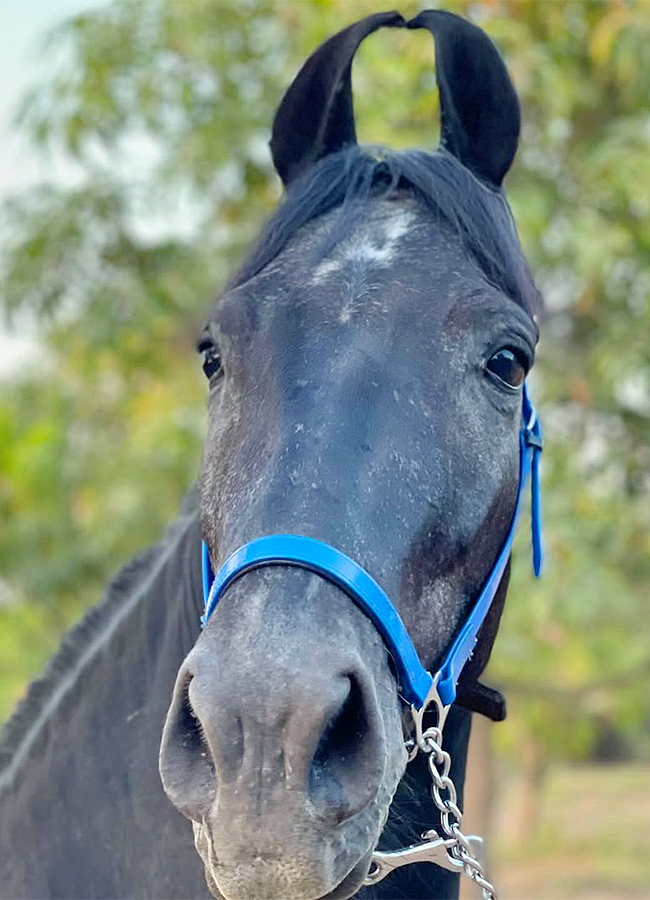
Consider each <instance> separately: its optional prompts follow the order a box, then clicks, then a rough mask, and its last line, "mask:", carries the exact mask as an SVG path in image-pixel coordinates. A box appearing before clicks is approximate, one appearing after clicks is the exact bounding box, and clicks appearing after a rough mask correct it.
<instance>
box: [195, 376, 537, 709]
mask: <svg viewBox="0 0 650 900" xmlns="http://www.w3.org/2000/svg"><path fill="white" fill-rule="evenodd" d="M522 422H523V425H522V429H521V431H520V434H519V445H520V457H519V490H518V492H517V500H516V503H515V511H514V515H513V517H512V524H511V525H510V530H509V532H508V536H507V537H506V540H505V543H504V545H503V548H502V549H501V552H500V554H499V556H498V558H497V560H496V562H495V564H494V567H493V568H492V571H491V572H490V575H489V577H488V579H487V581H486V582H485V585H484V587H483V590H482V591H481V593H480V595H479V597H478V600H477V601H476V603H475V605H474V608H473V610H472V612H471V613H470V615H469V617H468V618H467V620H466V622H465V624H464V625H463V627H462V629H461V631H460V633H459V634H458V636H457V637H456V639H455V640H454V642H453V644H452V645H451V647H450V649H449V651H448V653H447V656H446V657H445V660H444V662H443V663H442V666H441V667H440V669H439V671H438V673H437V674H436V676H435V681H436V684H437V691H438V696H439V698H440V700H441V702H442V705H443V706H445V707H446V706H450V705H451V704H452V703H453V702H454V700H455V699H456V685H457V684H458V678H459V677H460V673H461V671H462V669H463V666H464V665H465V663H466V662H467V660H468V659H469V658H470V656H471V655H472V652H473V650H474V647H475V645H476V642H477V639H478V632H479V630H480V628H481V625H482V624H483V622H484V621H485V618H486V616H487V614H488V611H489V609H490V606H491V604H492V601H493V599H494V596H495V594H496V592H497V590H498V587H499V584H500V582H501V578H502V577H503V573H504V570H505V568H506V565H507V562H508V558H509V557H510V552H511V550H512V542H513V540H514V535H515V526H516V524H517V518H518V516H519V512H520V508H521V498H522V494H523V493H524V487H525V485H526V481H527V479H528V477H529V475H530V476H531V495H532V502H531V518H532V545H533V570H534V572H535V575H536V576H538V577H539V574H540V572H541V566H542V546H541V510H540V486H539V454H540V451H541V449H542V432H541V428H540V424H539V421H538V419H537V415H536V413H535V409H534V407H533V405H532V403H531V402H530V399H529V397H528V393H527V391H526V386H525V385H524V390H523V401H522ZM270 565H271V566H272V565H280V566H296V567H299V568H302V569H308V570H309V571H311V572H315V573H316V574H318V575H321V576H322V577H323V578H326V579H327V580H328V581H331V582H332V583H333V584H335V585H336V586H337V587H339V588H340V589H341V590H343V591H345V593H346V594H348V596H349V597H350V598H351V599H352V600H353V601H354V602H355V603H356V604H357V606H359V607H360V609H362V610H363V612H364V613H365V614H366V615H367V616H368V617H369V618H370V620H371V621H372V623H373V624H374V625H375V627H376V628H377V630H378V631H379V633H380V634H381V636H382V638H383V640H384V642H385V644H386V646H387V647H388V650H389V652H390V654H391V656H392V658H393V661H394V663H395V668H396V671H397V678H398V683H399V690H400V693H401V694H402V696H403V697H404V698H405V699H406V700H407V701H408V702H409V703H411V704H412V705H413V706H414V707H415V708H416V709H417V710H420V709H422V707H423V706H424V705H425V703H426V702H427V698H428V697H429V695H430V692H431V688H432V685H433V684H434V678H433V677H432V676H431V674H430V673H429V672H428V671H427V670H426V669H425V668H424V666H423V665H422V663H421V662H420V658H419V657H418V654H417V651H416V649H415V647H414V646H413V643H412V641H411V639H410V637H409V635H408V632H407V630H406V628H405V626H404V623H403V622H402V620H401V618H400V616H399V613H398V612H397V610H396V609H395V607H394V606H393V604H392V603H391V601H390V600H389V598H388V596H387V594H386V593H385V591H384V590H383V589H382V588H381V587H380V586H379V584H377V582H376V581H375V580H374V578H373V577H372V576H371V575H370V574H369V573H368V572H366V570H365V569H364V568H363V567H362V566H360V565H359V563H357V562H355V561H354V560H353V559H350V557H349V556H346V554H345V553H342V552H341V551H340V550H337V549H336V548H335V547H332V546H331V545H330V544H326V543H324V542H323V541H318V540H315V539H314V538H309V537H304V536H302V535H296V534H272V535H268V536H266V537H261V538H257V539H256V540H254V541H251V542H250V543H248V544H244V546H243V547H240V548H239V550H236V551H235V552H234V553H233V554H232V555H231V556H229V557H228V559H227V560H226V561H225V563H224V564H223V565H222V566H221V568H220V569H219V571H218V572H217V574H216V576H215V574H214V572H213V571H212V565H211V562H210V554H209V551H208V548H207V545H206V544H205V543H203V596H204V600H205V612H204V614H203V616H202V617H201V623H202V625H203V626H205V625H206V623H207V621H208V619H209V618H210V616H211V615H212V613H213V612H214V609H215V607H216V605H217V603H218V602H219V599H220V598H221V596H222V595H223V593H224V591H225V590H226V589H227V588H228V587H229V586H230V585H231V584H232V583H233V581H235V580H236V579H237V578H239V577H241V576H242V575H244V574H245V573H246V572H250V571H251V569H256V568H259V567H260V566H270Z"/></svg>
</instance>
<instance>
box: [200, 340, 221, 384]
mask: <svg viewBox="0 0 650 900" xmlns="http://www.w3.org/2000/svg"><path fill="white" fill-rule="evenodd" d="M202 352H203V364H202V365H203V371H204V372H205V377H206V378H208V379H210V378H212V377H213V376H214V375H216V374H217V373H218V372H220V371H221V357H220V356H219V354H218V353H217V351H216V349H215V348H214V347H206V348H205V349H204V350H203V351H202Z"/></svg>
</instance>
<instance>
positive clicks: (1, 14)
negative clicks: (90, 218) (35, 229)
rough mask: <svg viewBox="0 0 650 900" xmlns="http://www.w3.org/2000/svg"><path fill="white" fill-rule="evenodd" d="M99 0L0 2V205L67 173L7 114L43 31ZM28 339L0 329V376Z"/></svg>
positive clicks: (42, 63)
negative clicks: (46, 157)
mask: <svg viewBox="0 0 650 900" xmlns="http://www.w3.org/2000/svg"><path fill="white" fill-rule="evenodd" d="M102 2H103V0H0V203H2V202H3V200H4V199H5V198H6V197H7V196H8V195H10V194H12V193H14V192H16V191H20V190H21V189H23V188H26V187H28V186H29V185H30V184H33V183H35V182H37V181H39V180H41V179H42V178H44V177H45V176H46V175H47V177H48V179H52V178H54V179H55V180H56V179H62V180H65V179H66V177H69V176H70V174H71V173H70V172H69V171H66V168H65V166H64V165H62V164H61V162H60V161H59V162H56V163H54V165H53V163H52V160H48V161H47V162H45V161H43V160H40V159H39V158H38V156H37V155H36V153H35V152H34V151H33V150H31V149H30V147H29V145H28V144H27V143H26V142H25V141H24V140H21V138H20V136H19V135H18V134H17V132H16V129H15V127H14V126H13V125H12V118H13V116H14V114H15V110H16V106H17V104H18V102H19V99H20V97H21V96H22V94H23V93H24V91H25V89H26V88H27V87H28V86H30V85H31V84H33V83H34V82H35V81H37V79H38V77H39V75H42V74H43V72H45V71H47V65H46V63H47V59H46V58H44V56H43V41H44V36H45V34H46V33H47V32H48V31H49V29H51V28H52V27H53V26H55V25H56V24H57V23H58V22H61V21H62V20H63V19H65V18H67V17H68V16H71V15H74V14H75V13H79V12H82V11H83V10H84V9H88V8H89V7H92V6H100V5H102ZM1 289H2V287H1V285H0V290H1ZM34 349H35V341H34V338H33V337H25V336H24V335H22V334H21V335H20V336H19V335H16V334H8V333H7V332H6V331H5V330H4V329H1V328H0V378H1V377H3V376H6V375H7V374H10V373H11V372H13V371H15V370H16V368H17V367H18V366H19V365H20V364H21V363H22V362H23V361H24V360H25V359H27V358H29V356H30V355H31V354H32V353H33V352H34Z"/></svg>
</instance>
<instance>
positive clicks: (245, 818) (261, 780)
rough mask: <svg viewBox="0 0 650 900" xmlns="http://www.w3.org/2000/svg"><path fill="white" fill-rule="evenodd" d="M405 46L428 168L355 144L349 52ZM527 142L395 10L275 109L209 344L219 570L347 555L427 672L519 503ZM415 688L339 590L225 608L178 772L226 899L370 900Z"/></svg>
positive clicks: (181, 794)
mask: <svg viewBox="0 0 650 900" xmlns="http://www.w3.org/2000/svg"><path fill="white" fill-rule="evenodd" d="M405 25H406V26H407V27H409V28H426V29H429V30H430V31H431V33H432V34H433V36H434V39H435V49H436V71H437V79H438V84H439V90H440V103H441V145H440V147H439V148H438V150H436V151H435V152H424V151H407V152H392V151H389V150H384V149H378V148H364V147H360V146H358V145H357V143H356V135H355V125H354V117H353V108H352V93H351V66H352V61H353V57H354V54H355V51H356V50H357V48H358V46H359V44H360V42H361V41H362V40H363V39H364V38H365V37H367V36H368V35H369V34H370V33H371V32H373V31H375V30H376V29H377V28H379V27H382V26H394V27H400V26H405ZM518 135H519V107H518V102H517V98H516V95H515V92H514V89H513V86H512V84H511V81H510V78H509V76H508V74H507V71H506V69H505V66H504V64H503V61H502V59H501V57H500V56H499V54H498V52H497V50H496V48H495V47H494V45H493V44H492V43H491V41H490V40H489V39H488V38H487V36H486V35H485V34H484V33H483V32H482V31H481V30H480V29H478V28H477V27H475V26H473V25H471V24H470V23H468V22H466V21H464V20H462V19H460V18H458V17H456V16H453V15H451V14H448V13H444V12H440V11H429V12H423V13H421V14H420V15H419V16H418V17H417V18H416V19H414V20H412V21H411V22H408V23H405V22H404V20H403V19H402V18H401V16H399V15H397V14H394V13H386V14H379V15H375V16H371V17H369V18H367V19H364V20H363V21H361V22H358V23H357V24H355V25H353V26H351V27H350V28H347V29H345V30H344V31H342V32H340V33H339V34H337V35H335V36H334V37H332V38H331V39H330V40H328V41H326V42H325V43H324V44H323V45H322V46H321V47H320V48H319V49H318V50H317V51H316V52H315V53H314V55H313V56H311V57H310V59H309V60H308V61H307V62H306V64H305V65H304V66H303V68H302V70H301V71H300V73H299V74H298V76H297V77H296V79H295V81H294V82H293V84H292V85H291V87H290V88H289V90H288V92H287V94H286V95H285V97H284V100H283V101H282V103H281V105H280V107H279V109H278V112H277V115H276V119H275V123H274V127H273V137H272V141H271V149H272V153H273V159H274V163H275V167H276V169H277V171H278V173H279V175H280V177H281V178H282V180H283V182H284V185H285V188H286V195H285V198H284V200H283V203H282V204H281V206H280V208H279V209H278V211H277V212H276V213H275V215H274V216H273V217H272V219H271V220H270V222H269V223H268V225H267V227H266V228H265V230H264V231H263V233H262V235H261V237H260V239H259V242H258V244H257V246H256V248H255V249H254V250H253V252H252V254H251V255H250V256H249V258H248V259H247V260H246V262H245V263H244V265H243V267H242V268H241V270H240V271H239V273H238V274H237V275H236V276H235V278H234V279H233V280H232V282H231V283H230V285H229V287H228V289H227V290H226V291H225V293H224V294H223V296H222V297H221V298H220V300H219V301H218V302H217V304H216V306H215V308H214V310H213V312H212V315H211V317H210V319H209V321H208V323H207V325H206V327H205V330H204V332H203V334H202V336H201V338H200V341H199V349H200V351H201V352H202V354H203V358H204V369H205V371H206V375H207V376H208V378H209V384H210V392H209V425H208V434H207V440H206V444H205V452H204V460H203V468H202V477H201V523H202V533H203V538H204V540H205V542H206V546H207V548H208V550H209V557H210V560H211V565H212V568H213V569H214V571H215V572H216V571H217V570H218V569H219V567H220V566H221V564H222V563H223V562H224V561H225V560H227V559H228V558H229V556H230V555H231V554H232V553H233V552H235V551H237V550H238V548H240V547H241V546H242V545H244V544H247V543H248V542H250V541H252V540H255V539H257V538H260V537H264V536H266V535H273V534H280V535H286V534H293V535H301V536H306V537H308V538H313V539H315V540H317V541H319V542H322V543H323V544H327V545H328V546H330V547H335V548H337V549H338V550H339V551H342V553H344V554H345V555H346V557H347V558H350V559H352V560H354V561H355V562H356V564H358V565H359V567H362V568H363V570H364V571H365V572H366V573H369V575H370V576H372V579H374V581H375V582H377V583H378V584H379V585H381V588H382V589H383V591H385V593H386V594H387V596H388V597H390V598H391V600H392V602H393V604H394V605H395V607H396V609H397V610H398V612H399V615H400V616H401V620H402V621H403V623H404V625H405V627H406V629H407V631H408V633H409V635H410V639H411V641H412V643H413V645H414V647H415V649H416V650H417V653H418V654H419V657H420V659H421V660H422V661H423V663H424V665H425V666H426V667H427V668H428V669H429V671H432V672H433V671H435V670H436V667H437V666H438V665H439V664H440V661H441V660H442V659H443V658H444V655H445V652H446V650H447V648H448V647H449V645H450V643H451V642H452V641H453V640H454V638H455V636H456V635H457V634H458V633H459V631H460V630H461V628H462V626H463V623H464V622H465V621H466V619H467V616H468V614H469V612H470V610H471V609H472V607H473V604H474V603H475V601H476V598H477V596H478V595H479V593H480V591H481V589H482V586H483V585H484V584H485V582H486V579H487V578H488V576H489V575H490V572H491V571H492V568H493V566H494V563H495V559H497V557H499V554H500V553H501V552H502V550H503V547H504V541H505V540H506V538H507V535H508V533H509V529H510V527H511V523H512V520H513V512H514V508H515V504H516V503H517V499H518V485H519V481H520V423H521V417H522V403H523V402H524V394H523V389H524V388H523V386H524V379H525V376H526V374H527V373H528V371H529V370H530V368H531V366H532V364H533V358H534V351H535V345H536V340H537V328H536V324H535V311H536V309H537V305H538V301H539V298H538V294H537V292H536V290H535V287H534V285H533V282H532V279H531V277H530V274H529V271H528V268H527V266H526V263H525V261H524V258H523V255H522V252H521V249H520V246H519V242H518V238H517V234H516V230H515V227H514V223H513V219H512V216H511V213H510V211H509V207H508V205H507V202H506V200H505V197H504V194H503V190H502V181H503V178H504V176H505V174H506V172H507V171H508V169H509V167H510V164H511V162H512V159H513V157H514V154H515V150H516V145H517V140H518ZM507 555H509V554H506V556H507ZM506 588H507V569H506V571H505V573H504V574H503V576H502V577H501V576H500V578H499V584H498V590H497V592H496V597H495V598H494V601H493V602H492V603H491V605H490V609H489V612H488V614H487V618H486V619H485V621H484V622H483V625H482V627H481V631H480V639H479V642H478V645H477V648H476V650H475V652H474V655H473V657H472V659H471V661H470V662H469V663H468V665H467V666H466V667H465V669H464V671H463V675H462V678H461V683H460V687H459V699H460V700H461V701H463V702H465V703H466V705H469V706H470V707H472V708H475V709H476V708H480V706H481V699H480V698H481V692H480V690H479V689H478V688H477V681H476V679H477V677H478V675H479V674H480V673H481V671H482V669H483V668H484V666H485V664H486V662H487V659H488V656H489V653H490V650H491V646H492V641H493V639H494V636H495V634H496V630H497V627H498V622H499V616H500V612H501V607H502V603H503V599H504V597H505V591H506ZM398 681H399V678H398V677H396V670H395V666H394V661H393V660H392V659H391V655H390V654H389V653H388V652H387V647H386V642H385V640H384V639H383V638H382V636H381V635H380V631H379V630H378V628H377V627H376V626H375V624H373V621H372V620H371V617H369V616H368V615H367V614H366V611H364V610H363V609H362V608H360V606H359V605H358V604H357V603H354V602H351V600H350V596H349V592H347V591H346V590H343V589H341V587H340V585H337V584H336V583H334V582H333V580H332V579H331V578H326V577H322V575H320V574H317V573H316V572H315V571H313V570H311V569H309V568H307V567H296V566H291V565H264V566H260V567H257V568H252V569H251V570H250V571H246V572H244V573H242V574H241V575H240V577H239V578H237V579H236V580H234V581H233V582H232V583H230V584H229V586H228V587H227V589H226V590H224V592H223V594H222V595H221V596H220V599H219V602H218V604H217V605H216V608H214V611H213V612H212V613H211V615H210V617H209V619H208V620H207V622H206V625H205V628H204V629H203V631H202V633H201V636H200V637H199V639H198V641H197V643H196V645H195V646H194V648H193V649H192V651H191V652H190V653H189V655H188V656H187V658H186V659H185V661H184V663H183V665H182V667H181V669H180V671H179V674H178V679H177V683H176V687H175V690H174V696H173V700H172V704H171V708H170V710H169V714H168V717H167V722H166V725H165V732H164V737H163V744H162V749H161V756H160V768H161V774H162V779H163V784H164V787H165V790H166V792H167V794H168V796H169V798H170V799H171V801H172V803H174V805H175V806H176V807H177V808H178V809H179V810H180V811H181V812H183V813H184V814H185V815H186V816H187V817H188V818H189V819H191V821H192V823H193V826H194V833H195V843H196V847H197V850H198V852H199V854H200V856H201V858H202V860H203V863H204V866H205V871H206V876H207V880H208V884H209V887H210V889H211V891H212V892H213V894H214V895H215V896H216V897H225V898H227V900H249V898H253V897H255V898H277V897H282V898H286V900H299V898H300V900H317V898H324V897H330V898H334V897H336V898H345V897H349V896H351V895H353V894H354V893H356V892H357V890H358V889H359V888H360V886H361V885H362V884H363V882H364V879H365V878H366V877H367V874H368V870H369V866H370V863H371V856H372V852H373V850H374V848H375V846H376V844H377V842H378V839H379V837H380V834H381V832H382V828H383V826H384V824H385V822H386V818H387V815H388V810H389V807H390V804H391V800H392V798H393V795H394V793H395V790H396V788H397V785H398V783H399V782H400V779H401V778H402V776H403V774H404V771H405V768H406V764H407V752H406V750H405V744H404V716H403V703H402V700H401V698H400V691H399V689H398Z"/></svg>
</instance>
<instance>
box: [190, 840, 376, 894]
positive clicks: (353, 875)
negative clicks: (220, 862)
mask: <svg viewBox="0 0 650 900" xmlns="http://www.w3.org/2000/svg"><path fill="white" fill-rule="evenodd" d="M371 860H372V850H369V851H368V852H367V853H366V854H364V856H363V858H362V859H360V860H359V862H358V863H357V864H356V865H355V866H354V867H353V868H352V870H351V871H350V872H348V874H347V875H346V876H345V878H343V880H342V881H341V882H340V884H338V885H337V886H336V887H335V888H333V889H332V890H331V891H328V892H327V893H326V894H321V893H318V894H315V893H314V892H313V891H311V892H309V893H305V892H304V888H307V887H308V885H307V884H306V883H305V882H304V881H303V882H302V886H301V893H300V894H299V895H297V894H296V895H295V898H296V900H297V898H298V896H299V898H300V900H348V898H349V897H353V896H354V895H355V894H356V893H357V892H358V891H359V890H360V888H361V887H362V886H363V883H364V881H365V879H366V876H367V874H368V870H369V869H370V863H371ZM205 881H206V884H207V886H208V890H209V891H210V893H211V894H212V896H213V897H214V898H215V900H232V895H228V894H224V893H222V892H221V891H220V890H219V886H218V884H217V879H216V876H215V875H214V874H213V872H212V870H211V867H209V866H207V865H206V866H205ZM292 895H293V892H292ZM246 897H247V900H285V898H286V897H287V894H286V891H283V892H282V893H280V894H277V893H273V894H269V893H268V892H267V891H266V890H262V891H261V892H260V893H257V894H255V893H253V894H251V893H250V892H249V893H247V895H246ZM237 900H240V895H237Z"/></svg>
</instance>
